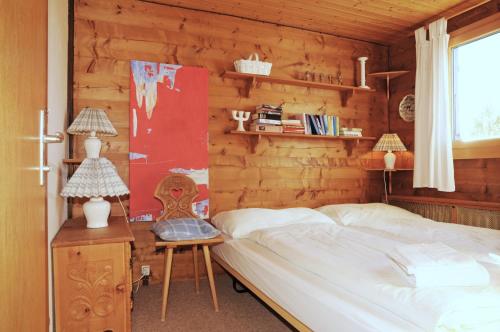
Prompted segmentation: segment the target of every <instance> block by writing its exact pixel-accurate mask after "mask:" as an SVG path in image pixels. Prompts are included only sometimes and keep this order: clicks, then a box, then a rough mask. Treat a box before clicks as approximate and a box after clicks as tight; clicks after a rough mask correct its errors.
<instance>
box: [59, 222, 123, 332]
mask: <svg viewBox="0 0 500 332" xmlns="http://www.w3.org/2000/svg"><path fill="white" fill-rule="evenodd" d="M68 222H71V221H67V222H66V223H68ZM125 225H126V224H125ZM65 226H66V224H65ZM115 226H116V225H115ZM126 226H127V228H128V225H126ZM110 227H111V223H110ZM108 228H109V227H108ZM65 231H66V233H67V231H68V229H64V226H63V228H62V229H61V231H60V232H59V234H58V235H57V237H56V239H54V241H53V243H52V246H53V257H54V289H55V300H56V303H55V307H56V317H55V318H56V329H57V331H58V332H59V331H61V332H66V331H68V332H78V331H82V332H83V331H85V332H87V331H88V332H93V331H99V332H103V331H114V332H121V331H130V292H131V276H130V263H129V262H130V243H129V241H123V240H122V239H121V238H112V237H110V238H107V240H106V241H107V243H99V242H102V241H90V242H91V243H88V244H82V243H81V242H82V241H75V242H74V243H73V245H71V244H72V243H71V241H66V242H64V245H61V243H62V242H61V236H60V235H61V233H62V235H64V232H65ZM71 231H74V232H75V235H77V234H76V233H78V232H77V231H76V229H74V228H73V229H72V230H71ZM92 231H94V232H92ZM99 231H100V232H101V233H102V232H106V231H107V230H106V229H99ZM81 232H86V233H87V234H88V233H89V232H90V233H91V234H92V233H99V232H96V230H87V229H86V228H85V229H82V230H81ZM82 238H85V236H83V237H82ZM95 242H97V243H95Z"/></svg>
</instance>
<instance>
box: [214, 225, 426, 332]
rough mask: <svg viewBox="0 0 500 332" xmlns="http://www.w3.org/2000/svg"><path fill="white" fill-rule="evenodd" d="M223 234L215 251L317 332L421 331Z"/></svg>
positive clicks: (244, 241)
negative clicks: (222, 239) (223, 240)
mask: <svg viewBox="0 0 500 332" xmlns="http://www.w3.org/2000/svg"><path fill="white" fill-rule="evenodd" d="M224 237H225V239H226V242H224V243H223V244H221V245H217V246H215V247H214V248H213V249H212V252H213V253H214V254H216V255H217V256H219V257H220V258H222V259H223V260H224V261H225V262H226V263H228V264H229V265H230V266H231V267H232V268H233V269H235V270H236V271H238V272H239V273H240V274H241V275H243V276H244V277H245V278H246V279H247V280H248V281H250V282H251V283H252V284H253V285H255V286H256V287H257V288H258V289H260V290H261V291H262V292H263V293H265V294H266V295H267V296H269V297H270V298H271V299H272V300H273V301H275V302H276V303H278V304H279V305H280V306H281V307H282V308H284V309H285V310H287V311H288V312H289V313H290V314H292V315H293V316H295V317H296V318H297V319H299V320H300V321H301V322H302V323H304V324H305V325H307V326H308V327H309V328H310V329H312V330H313V331H318V332H321V331H325V332H326V331H338V332H350V331H352V332H365V331H366V332H368V331H371V332H373V331H381V332H382V331H383V332H387V331H405V332H413V331H423V330H422V329H421V328H419V327H417V326H415V325H414V324H412V323H411V322H408V321H405V320H403V319H402V318H400V317H397V316H396V315H394V313H392V312H389V311H387V310H385V309H384V308H382V307H379V306H375V305H373V303H371V302H369V301H366V300H364V299H362V298H359V297H357V296H355V295H353V294H351V293H350V292H348V291H346V290H345V289H342V288H340V287H337V286H336V285H333V284H332V283H330V282H328V281H326V280H324V279H323V278H321V277H319V276H316V275H314V274H312V273H310V272H308V271H306V270H303V269H301V268H298V267H296V266H294V265H293V264H291V263H289V262H288V261H286V260H285V259H283V258H282V257H280V256H278V255H277V254H275V253H273V252H272V251H270V250H269V249H266V248H264V247H262V246H261V245H259V244H257V243H255V242H253V241H251V240H247V239H232V238H231V237H230V236H227V235H225V234H224Z"/></svg>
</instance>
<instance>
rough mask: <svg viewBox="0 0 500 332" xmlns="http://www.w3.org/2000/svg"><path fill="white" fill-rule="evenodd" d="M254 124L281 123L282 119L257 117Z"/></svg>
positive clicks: (278, 124)
mask: <svg viewBox="0 0 500 332" xmlns="http://www.w3.org/2000/svg"><path fill="white" fill-rule="evenodd" d="M252 124H256V125H277V126H280V125H281V120H272V119H255V120H253V121H252Z"/></svg>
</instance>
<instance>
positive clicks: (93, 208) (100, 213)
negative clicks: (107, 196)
mask: <svg viewBox="0 0 500 332" xmlns="http://www.w3.org/2000/svg"><path fill="white" fill-rule="evenodd" d="M110 212H111V204H110V203H109V202H108V201H106V200H104V199H103V198H102V197H92V198H91V199H90V200H89V201H88V202H86V203H85V204H83V213H84V214H85V219H87V228H102V227H108V217H109V213H110Z"/></svg>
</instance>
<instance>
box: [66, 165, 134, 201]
mask: <svg viewBox="0 0 500 332" xmlns="http://www.w3.org/2000/svg"><path fill="white" fill-rule="evenodd" d="M128 193H129V190H128V188H127V186H126V185H125V183H123V181H122V179H121V178H120V176H119V175H118V173H117V172H116V168H115V166H114V165H113V164H112V163H111V162H110V161H109V160H108V159H106V158H86V159H84V160H83V162H82V164H81V165H80V167H78V169H77V170H76V172H75V174H73V176H72V177H71V179H70V180H69V181H68V183H66V185H65V186H64V189H63V190H62V192H61V196H63V197H103V196H122V195H127V194H128Z"/></svg>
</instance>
